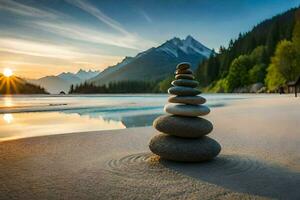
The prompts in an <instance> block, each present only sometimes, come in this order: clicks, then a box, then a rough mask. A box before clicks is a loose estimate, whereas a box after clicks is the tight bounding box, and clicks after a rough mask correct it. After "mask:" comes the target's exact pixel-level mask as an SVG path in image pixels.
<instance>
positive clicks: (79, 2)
mask: <svg viewBox="0 0 300 200" xmlns="http://www.w3.org/2000/svg"><path fill="white" fill-rule="evenodd" d="M66 1H67V2H68V3H70V4H72V5H74V6H76V7H78V8H80V9H82V10H84V11H86V12H87V13H89V14H90V15H92V16H94V17H96V18H97V19H98V20H100V21H101V22H103V23H105V24H106V25H108V26H110V27H111V28H113V29H115V30H117V31H119V32H121V33H123V34H125V35H131V34H130V33H129V32H128V31H126V30H125V29H124V28H123V27H122V26H121V24H120V23H119V22H117V21H115V20H113V19H112V18H110V17H109V16H107V15H105V14H104V13H103V12H102V11H101V10H100V9H99V8H97V7H95V6H93V5H92V4H90V3H88V1H83V0H66Z"/></svg>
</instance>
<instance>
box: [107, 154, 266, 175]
mask: <svg viewBox="0 0 300 200" xmlns="http://www.w3.org/2000/svg"><path fill="white" fill-rule="evenodd" d="M107 167H108V171H110V172H112V173H113V174H115V175H119V176H126V177H130V178H135V177H136V178H141V177H146V176H153V175H154V173H157V174H160V173H161V172H164V173H171V172H172V173H180V172H181V171H182V170H183V171H185V170H191V172H192V173H196V174H206V175H208V174H214V175H217V174H219V175H221V176H235V175H241V174H246V173H253V172H256V171H260V172H263V169H264V166H263V165H262V164H261V163H259V162H258V161H257V160H254V159H251V158H249V157H242V156H232V155H221V156H219V157H218V158H216V159H214V160H212V161H209V162H203V163H176V162H172V161H165V160H161V159H160V158H159V157H158V156H156V155H153V154H150V153H139V154H132V155H128V156H125V157H122V158H119V159H115V160H110V161H108V162H107ZM174 170H175V171H174Z"/></svg>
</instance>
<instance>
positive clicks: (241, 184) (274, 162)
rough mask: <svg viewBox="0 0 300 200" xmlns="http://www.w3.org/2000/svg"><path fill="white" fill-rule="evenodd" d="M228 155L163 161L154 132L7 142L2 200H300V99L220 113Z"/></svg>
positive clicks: (0, 160) (2, 146)
mask: <svg viewBox="0 0 300 200" xmlns="http://www.w3.org/2000/svg"><path fill="white" fill-rule="evenodd" d="M207 119H209V120H210V121H211V122H213V124H214V131H213V132H212V133H211V135H210V136H211V137H212V138H214V139H216V140H217V141H218V142H219V143H220V144H221V145H222V151H221V154H220V155H219V156H218V157H217V158H216V159H214V160H212V161H210V162H206V163H198V164H187V163H175V162H169V161H163V160H160V159H159V158H158V157H156V156H154V155H153V154H151V153H150V151H149V149H148V142H149V140H150V138H151V137H152V136H153V135H155V134H158V132H157V131H156V130H154V129H153V128H152V127H143V128H129V129H123V130H111V131H98V132H85V133H73V134H61V135H52V136H43V137H33V138H25V139H19V140H12V141H5V142H1V143H0V171H1V173H0V199H1V200H2V199H3V200H4V199H32V200H33V199H300V190H299V185H300V99H299V98H293V97H292V96H285V97H282V96H278V97H272V98H261V99H260V98H257V99H248V100H243V101H236V102H235V103H233V104H230V105H227V106H225V107H215V108H212V111H211V114H210V115H208V116H207Z"/></svg>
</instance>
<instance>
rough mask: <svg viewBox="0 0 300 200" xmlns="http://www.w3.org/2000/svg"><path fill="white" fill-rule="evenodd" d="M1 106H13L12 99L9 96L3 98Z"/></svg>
mask: <svg viewBox="0 0 300 200" xmlns="http://www.w3.org/2000/svg"><path fill="white" fill-rule="evenodd" d="M3 104H4V107H12V106H13V105H14V104H13V99H12V97H11V96H5V97H3Z"/></svg>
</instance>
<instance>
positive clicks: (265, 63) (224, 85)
mask: <svg viewBox="0 0 300 200" xmlns="http://www.w3.org/2000/svg"><path fill="white" fill-rule="evenodd" d="M299 13H300V11H299V8H295V9H291V10H289V11H287V12H285V13H283V14H280V15H277V16H275V17H273V18H271V19H269V20H266V21H264V22H262V23H260V24H258V25H257V26H255V27H254V28H253V29H252V30H251V31H250V32H247V33H244V34H239V37H238V38H237V39H236V40H231V41H230V43H229V46H228V48H225V47H223V46H221V47H220V50H219V53H218V54H214V55H211V56H210V57H209V59H207V60H206V61H204V62H202V63H201V64H200V65H199V67H198V69H197V71H196V76H197V79H198V80H199V82H200V83H201V86H202V87H203V88H205V89H206V90H207V91H211V92H234V91H235V89H237V88H241V87H245V86H248V85H251V84H254V83H257V82H260V83H264V84H265V85H266V86H267V88H268V90H269V91H274V90H276V89H277V88H278V87H280V86H282V85H284V84H286V82H289V81H294V80H295V79H296V78H297V76H300V62H299V57H300V48H299V46H300V44H299V40H300V17H299Z"/></svg>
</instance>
